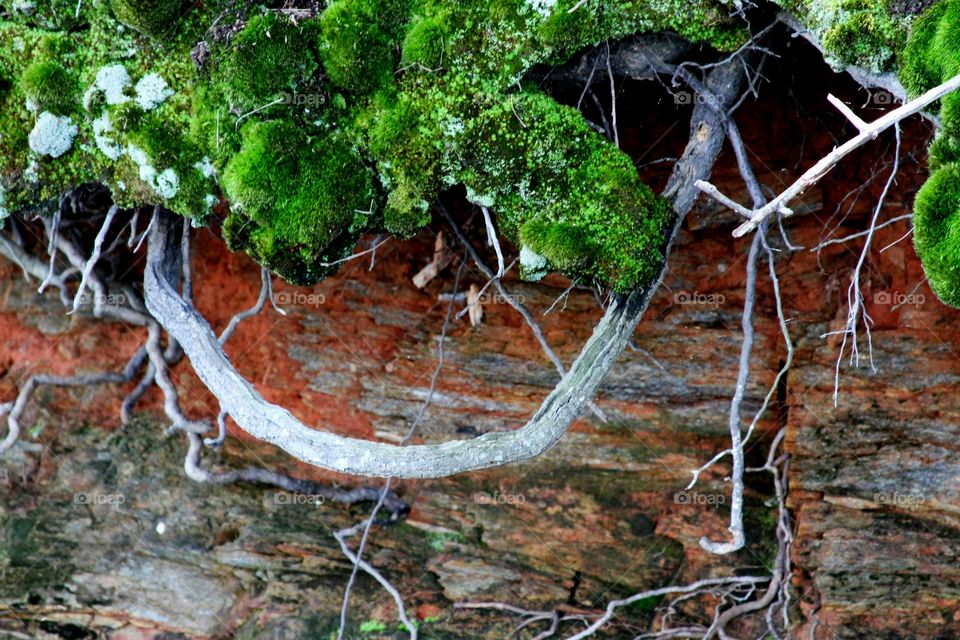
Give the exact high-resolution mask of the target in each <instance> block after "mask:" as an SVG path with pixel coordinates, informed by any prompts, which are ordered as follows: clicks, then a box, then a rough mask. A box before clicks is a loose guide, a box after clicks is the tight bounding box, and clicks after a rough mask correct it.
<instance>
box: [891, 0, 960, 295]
mask: <svg viewBox="0 0 960 640" xmlns="http://www.w3.org/2000/svg"><path fill="white" fill-rule="evenodd" d="M957 42H960V0H942V1H941V2H939V3H938V4H936V5H935V6H933V7H931V8H930V9H928V10H927V11H926V12H925V13H924V14H923V15H922V16H920V17H919V18H918V19H917V20H916V22H915V23H914V26H913V30H912V31H911V33H910V39H909V42H908V44H907V47H906V50H905V51H904V56H903V65H902V69H901V78H902V79H903V82H904V84H905V85H906V86H907V88H908V90H909V91H910V92H911V93H913V94H920V93H923V92H924V91H927V90H929V89H931V88H933V87H934V86H936V85H938V84H940V83H942V82H945V81H947V80H948V79H950V78H951V77H953V76H955V75H956V74H957V73H960V49H957ZM940 102H941V105H940V129H939V131H938V132H937V137H936V139H935V140H934V142H933V144H932V145H931V147H930V167H931V169H933V174H932V175H931V176H930V178H929V179H928V180H927V181H926V183H924V185H923V187H922V188H921V189H920V191H919V192H918V193H917V198H916V201H915V203H914V217H913V226H914V246H915V247H916V250H917V255H918V256H920V260H921V262H922V263H923V269H924V271H925V272H926V274H927V281H928V282H929V283H930V288H931V289H932V290H933V292H934V293H935V294H936V295H937V297H939V298H940V300H942V301H943V302H944V303H945V304H948V305H951V306H954V307H960V95H958V94H957V93H952V94H949V95H947V96H945V97H944V98H943V99H942V100H941V101H940Z"/></svg>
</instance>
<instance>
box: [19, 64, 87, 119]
mask: <svg viewBox="0 0 960 640" xmlns="http://www.w3.org/2000/svg"><path fill="white" fill-rule="evenodd" d="M20 90H21V91H22V92H23V95H24V96H25V97H26V99H27V106H28V108H29V109H30V110H31V111H37V112H42V111H49V112H51V113H55V114H68V113H71V112H73V111H75V110H76V108H77V106H78V101H77V83H76V81H75V80H74V79H73V78H72V77H71V76H70V74H69V73H67V70H66V69H64V68H63V66H62V65H60V64H58V63H56V62H53V61H51V60H43V61H38V62H34V63H32V64H31V65H30V66H29V67H27V68H26V69H24V71H23V75H21V76H20Z"/></svg>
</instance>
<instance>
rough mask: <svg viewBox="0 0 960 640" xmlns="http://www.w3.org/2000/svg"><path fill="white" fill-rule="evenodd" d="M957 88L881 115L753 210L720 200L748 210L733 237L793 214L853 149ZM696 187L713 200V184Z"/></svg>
mask: <svg viewBox="0 0 960 640" xmlns="http://www.w3.org/2000/svg"><path fill="white" fill-rule="evenodd" d="M957 88H960V75H956V76H954V77H953V78H951V79H950V80H948V81H946V82H944V83H943V84H941V85H939V86H937V87H934V88H933V89H931V90H929V91H927V92H926V93H924V94H923V95H922V96H920V97H918V98H916V99H914V100H911V101H910V102H908V103H906V104H904V105H903V106H901V107H898V108H897V109H894V110H893V111H890V112H889V113H887V114H886V115H884V116H881V117H880V118H878V119H876V120H874V121H873V122H871V123H869V125H867V126H866V128H865V129H861V130H860V133H859V134H857V135H856V136H855V137H853V138H851V139H850V140H848V141H847V142H846V143H844V144H843V145H841V146H839V147H837V148H836V149H834V150H833V151H832V152H830V153H829V154H827V155H826V156H824V157H823V158H821V159H820V160H819V161H818V162H817V163H816V164H815V165H813V166H812V167H811V168H810V169H809V170H807V171H806V172H805V173H804V174H803V175H802V176H800V178H798V179H797V181H796V182H794V183H793V184H792V185H790V186H789V187H787V188H786V189H785V190H784V191H783V192H781V193H780V195H778V196H777V197H776V198H774V199H773V200H771V201H770V202H768V203H767V204H765V205H764V206H762V207H760V208H757V209H754V210H747V209H746V208H745V207H738V208H734V207H732V206H730V204H728V202H731V201H730V199H729V198H726V199H725V200H720V202H722V203H723V204H725V205H727V206H728V207H730V208H732V209H734V210H735V211H738V212H739V213H742V212H743V211H747V213H749V216H750V219H749V220H747V221H746V222H744V223H743V224H741V225H740V226H739V227H737V228H736V229H735V230H734V232H733V235H734V237H736V238H739V237H741V236H743V235H745V234H747V233H749V232H750V231H753V230H754V229H756V228H757V225H759V224H760V222H762V221H763V220H766V219H767V218H768V217H769V216H771V215H772V214H773V213H774V212H777V211H779V212H781V213H783V214H784V215H786V216H789V215H792V214H793V211H792V210H791V209H789V208H788V207H787V204H788V203H789V202H790V201H791V200H793V199H794V198H796V197H797V196H798V195H800V194H801V193H803V192H804V191H805V190H806V189H807V188H808V187H810V186H811V185H813V184H815V183H816V182H818V181H819V180H820V179H821V178H822V177H823V176H825V175H826V174H827V173H828V172H829V171H830V170H831V169H833V167H834V166H836V164H837V163H838V162H840V160H841V159H842V158H844V157H845V156H847V155H849V154H850V153H851V152H853V151H854V150H855V149H858V148H859V147H861V146H863V145H864V144H866V143H867V142H870V141H871V140H875V139H876V138H877V136H879V135H880V134H881V133H883V132H884V131H886V130H887V129H889V128H890V127H892V126H894V125H896V124H898V123H899V122H900V121H902V120H904V119H905V118H908V117H909V116H912V115H914V114H916V113H919V112H921V111H923V110H924V109H925V108H927V107H928V106H929V105H931V104H932V103H934V102H936V101H937V100H939V99H940V98H942V97H943V96H945V95H947V94H949V93H951V92H952V91H955V90H956V89H957ZM858 120H859V119H858ZM861 122H862V121H861ZM853 124H854V125H855V126H858V123H856V122H854V123H853ZM696 186H697V187H698V188H699V189H701V190H702V191H704V192H705V193H708V194H709V195H711V196H713V197H714V198H716V188H715V187H713V188H711V187H712V185H711V184H710V183H709V182H707V181H705V180H699V181H698V182H697V185H696ZM718 200H719V198H718Z"/></svg>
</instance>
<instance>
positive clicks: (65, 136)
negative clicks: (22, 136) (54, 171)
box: [29, 111, 77, 158]
mask: <svg viewBox="0 0 960 640" xmlns="http://www.w3.org/2000/svg"><path fill="white" fill-rule="evenodd" d="M76 136H77V125H75V124H73V120H71V119H70V118H69V117H67V116H55V115H53V114H52V113H50V112H49V111H44V112H43V113H41V114H40V115H39V116H38V117H37V123H36V124H35V125H34V126H33V131H31V132H30V137H29V143H30V148H31V149H33V150H34V151H35V152H36V153H38V154H40V155H42V156H50V157H51V158H59V157H60V156H62V155H63V154H65V153H66V152H67V151H68V150H69V149H70V147H71V146H72V145H73V139H74V138H75V137H76Z"/></svg>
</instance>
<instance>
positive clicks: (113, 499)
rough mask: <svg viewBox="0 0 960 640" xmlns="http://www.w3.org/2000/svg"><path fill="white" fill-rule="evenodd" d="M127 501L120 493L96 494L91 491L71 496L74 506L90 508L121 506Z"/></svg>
mask: <svg viewBox="0 0 960 640" xmlns="http://www.w3.org/2000/svg"><path fill="white" fill-rule="evenodd" d="M126 501H127V498H126V496H124V495H123V494H122V493H96V492H91V491H81V492H79V493H75V494H73V503H74V504H83V505H91V506H101V505H118V506H119V505H121V504H123V503H124V502H126Z"/></svg>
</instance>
